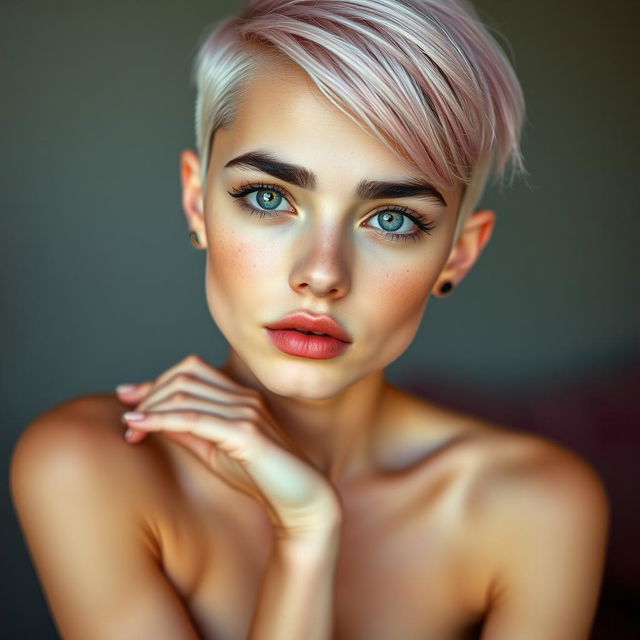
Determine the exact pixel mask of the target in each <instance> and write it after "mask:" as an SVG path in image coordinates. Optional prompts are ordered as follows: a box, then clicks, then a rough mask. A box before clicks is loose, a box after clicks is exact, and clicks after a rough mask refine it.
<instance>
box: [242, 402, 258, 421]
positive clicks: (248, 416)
mask: <svg viewBox="0 0 640 640" xmlns="http://www.w3.org/2000/svg"><path fill="white" fill-rule="evenodd" d="M241 414H242V419H243V420H245V421H247V422H250V423H251V424H255V423H256V422H257V421H258V420H259V419H260V411H259V410H258V408H257V407H252V406H244V407H242V411H241Z"/></svg>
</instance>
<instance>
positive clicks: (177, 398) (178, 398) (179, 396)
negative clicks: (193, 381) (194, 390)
mask: <svg viewBox="0 0 640 640" xmlns="http://www.w3.org/2000/svg"><path fill="white" fill-rule="evenodd" d="M169 397H170V399H171V400H173V401H174V402H185V401H186V400H188V399H189V398H190V397H191V396H190V395H189V394H188V393H187V392H186V391H175V392H174V393H172V394H171V396H169Z"/></svg>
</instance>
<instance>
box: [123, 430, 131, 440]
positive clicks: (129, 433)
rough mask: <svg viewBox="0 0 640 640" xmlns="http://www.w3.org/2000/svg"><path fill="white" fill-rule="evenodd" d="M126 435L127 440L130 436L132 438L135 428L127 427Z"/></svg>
mask: <svg viewBox="0 0 640 640" xmlns="http://www.w3.org/2000/svg"><path fill="white" fill-rule="evenodd" d="M124 437H125V440H128V439H129V438H132V437H133V429H127V430H126V431H125V432H124Z"/></svg>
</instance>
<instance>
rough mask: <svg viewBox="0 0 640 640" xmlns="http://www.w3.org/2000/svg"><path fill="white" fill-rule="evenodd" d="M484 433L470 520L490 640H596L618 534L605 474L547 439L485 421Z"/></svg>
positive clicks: (471, 479) (471, 484)
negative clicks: (593, 630) (611, 545)
mask: <svg viewBox="0 0 640 640" xmlns="http://www.w3.org/2000/svg"><path fill="white" fill-rule="evenodd" d="M472 433H473V429H472ZM475 433H476V436H475V437H473V436H472V437H470V438H469V442H468V451H467V452H466V453H463V457H464V456H465V455H466V456H467V460H468V461H469V464H468V467H467V468H468V469H469V470H470V471H469V476H468V484H467V488H468V492H466V509H465V510H464V513H465V530H466V531H469V532H473V533H470V534H469V538H468V544H469V548H470V549H472V550H473V553H474V555H475V558H477V564H476V565H475V566H476V567H477V568H478V572H479V575H482V576H484V580H483V582H484V587H483V589H482V592H483V593H484V596H483V601H484V602H485V606H486V607H487V608H488V611H489V614H488V618H487V623H486V625H485V634H486V637H487V638H491V639H492V640H493V639H494V638H495V639H496V640H498V639H499V640H502V638H514V637H518V638H523V639H524V638H527V639H528V638H534V637H542V636H543V635H544V637H545V638H546V637H549V638H558V639H560V638H563V639H564V638H576V639H577V638H586V637H587V634H588V631H589V626H590V624H591V621H592V619H593V615H594V611H595V607H596V603H597V598H598V593H599V589H600V584H601V580H602V575H603V571H604V563H605V558H606V548H607V541H608V533H609V521H610V502H609V497H608V494H607V491H606V488H605V486H604V483H603V481H602V479H601V477H600V475H599V474H598V473H597V471H596V470H595V469H594V467H593V466H592V465H591V464H590V463H589V462H588V461H587V460H586V459H585V458H583V457H582V456H581V455H579V454H578V453H577V452H575V451H573V450H571V449H569V448H567V447H565V446H563V445H562V444H560V443H557V442H554V441H552V440H549V439H547V438H544V437H541V436H537V435H533V434H528V433H522V432H517V431H513V430H510V429H507V428H502V427H500V426H498V425H491V424H487V423H480V422H479V423H478V425H477V430H476V432H475ZM534 629H535V632H534V631H532V630H534ZM538 634H540V635H538ZM483 637H484V636H483Z"/></svg>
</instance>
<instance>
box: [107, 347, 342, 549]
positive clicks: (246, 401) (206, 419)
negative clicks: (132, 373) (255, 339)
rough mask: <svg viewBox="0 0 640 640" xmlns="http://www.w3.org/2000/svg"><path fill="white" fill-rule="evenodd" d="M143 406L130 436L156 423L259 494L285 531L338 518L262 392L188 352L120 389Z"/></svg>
mask: <svg viewBox="0 0 640 640" xmlns="http://www.w3.org/2000/svg"><path fill="white" fill-rule="evenodd" d="M119 397H120V398H121V399H123V401H125V402H127V403H130V404H134V403H138V404H137V405H136V406H135V407H134V412H143V413H144V415H145V418H144V420H131V419H125V418H124V417H123V421H125V422H126V424H128V425H129V426H130V427H131V428H133V430H134V435H133V436H132V437H130V438H128V441H129V442H139V441H140V440H142V439H143V438H144V437H145V436H146V434H147V433H149V432H152V431H158V432H160V433H161V434H162V435H163V436H165V437H167V438H170V439H172V440H175V441H177V442H179V443H180V444H181V445H183V446H184V447H185V448H187V449H188V450H189V451H191V452H192V453H193V454H194V455H195V456H196V457H197V458H198V459H199V460H200V461H201V462H202V463H203V464H204V465H205V466H206V467H207V468H208V469H209V470H210V471H211V472H212V473H215V474H216V475H217V476H219V477H220V478H222V479H223V480H224V481H225V482H227V483H228V484H229V485H231V486H232V487H234V488H236V489H239V490H241V491H243V492H244V493H246V494H248V495H250V496H252V497H253V498H255V499H256V500H258V501H260V502H261V503H262V504H263V505H264V506H265V507H266V509H267V511H268V512H269V516H270V518H271V521H272V522H273V524H274V526H275V527H276V531H277V533H278V534H280V535H282V536H284V537H291V536H297V535H306V534H310V533H315V532H323V531H326V530H327V529H328V528H329V529H330V528H333V527H335V525H336V523H339V521H340V515H341V508H340V501H339V498H338V496H337V494H336V492H335V490H334V488H333V486H332V485H331V483H330V482H329V481H328V480H327V479H326V478H325V477H324V476H323V475H322V474H320V473H319V472H318V471H317V469H315V468H314V467H313V465H311V464H310V463H309V461H308V460H307V459H306V457H305V456H304V454H302V452H301V451H299V450H298V449H297V448H296V447H295V445H294V443H293V442H292V441H291V439H290V438H289V437H288V435H287V434H286V432H285V431H284V430H283V429H282V427H281V426H280V425H279V424H278V422H277V421H276V420H275V418H274V417H273V416H272V415H271V413H270V411H269V409H268V407H267V406H266V403H265V401H264V398H263V397H262V395H261V394H260V393H259V392H258V391H256V390H254V389H250V388H247V387H244V386H242V385H240V384H238V383H236V382H235V381H233V380H231V379H230V378H229V377H228V376H226V375H225V374H223V373H222V372H221V371H218V370H217V369H215V368H214V367H212V366H211V365H210V364H208V363H207V362H205V361H204V360H203V359H202V358H200V357H199V356H194V355H191V356H188V357H187V358H185V359H184V360H182V361H181V362H179V363H178V364H177V365H175V366H173V367H171V368H170V369H168V370H167V371H165V372H164V373H163V374H162V375H161V376H159V377H158V378H157V379H156V380H155V381H153V382H144V383H142V384H141V385H136V387H135V388H134V390H133V391H131V392H129V393H128V394H126V393H122V394H121V393H119Z"/></svg>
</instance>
